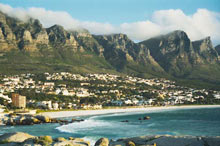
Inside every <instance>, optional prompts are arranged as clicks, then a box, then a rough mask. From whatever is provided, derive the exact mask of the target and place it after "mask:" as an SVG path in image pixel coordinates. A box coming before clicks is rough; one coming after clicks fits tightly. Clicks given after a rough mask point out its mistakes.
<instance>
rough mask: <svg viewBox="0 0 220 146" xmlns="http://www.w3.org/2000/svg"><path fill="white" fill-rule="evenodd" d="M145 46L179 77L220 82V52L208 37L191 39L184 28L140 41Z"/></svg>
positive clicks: (164, 66)
mask: <svg viewBox="0 0 220 146" xmlns="http://www.w3.org/2000/svg"><path fill="white" fill-rule="evenodd" d="M139 44H143V45H145V46H146V47H148V48H149V49H150V51H151V54H152V56H153V57H154V59H155V60H156V61H157V62H158V63H159V64H160V65H161V66H162V67H163V69H164V70H165V71H166V72H168V73H169V74H171V75H172V76H174V77H176V78H179V79H190V80H192V79H193V80H200V81H203V82H210V83H213V84H219V83H220V76H219V74H220V64H219V55H218V53H217V51H216V50H215V48H214V47H213V45H212V42H211V40H210V37H207V38H205V39H202V40H199V41H194V42H191V40H190V39H189V38H188V36H187V34H186V33H185V32H183V31H174V32H171V33H169V34H167V35H162V36H158V37H154V38H151V39H149V40H146V41H143V42H140V43H139Z"/></svg>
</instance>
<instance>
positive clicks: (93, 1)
mask: <svg viewBox="0 0 220 146" xmlns="http://www.w3.org/2000/svg"><path fill="white" fill-rule="evenodd" d="M1 1H2V3H4V4H9V5H11V6H12V7H23V8H29V7H43V8H46V9H48V10H54V11H67V12H68V13H69V14H71V15H72V16H73V17H74V18H76V19H78V20H82V21H97V22H108V23H111V24H113V25H114V24H116V25H118V24H121V23H124V22H135V21H142V20H145V19H150V17H151V15H152V13H153V12H154V11H157V10H164V9H181V10H183V12H184V13H185V14H188V15H190V14H193V13H195V12H196V10H197V9H198V8H206V9H208V10H210V11H216V12H220V0H1Z"/></svg>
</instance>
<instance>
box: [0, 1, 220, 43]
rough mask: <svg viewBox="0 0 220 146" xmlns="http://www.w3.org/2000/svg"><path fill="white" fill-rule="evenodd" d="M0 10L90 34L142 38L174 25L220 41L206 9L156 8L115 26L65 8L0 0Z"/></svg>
mask: <svg viewBox="0 0 220 146" xmlns="http://www.w3.org/2000/svg"><path fill="white" fill-rule="evenodd" d="M0 10H1V11H3V12H4V13H7V14H8V15H9V16H12V17H16V18H18V19H21V20H24V21H26V20H27V19H28V18H29V17H33V18H36V19H39V20H40V21H41V23H42V24H43V25H44V27H50V26H52V25H54V24H59V25H62V26H64V27H65V28H66V29H78V28H86V29H88V30H89V31H90V32H91V33H93V34H111V33H125V34H127V35H128V36H129V37H130V38H131V39H134V40H145V39H148V38H150V37H154V36H157V35H160V34H165V33H168V32H171V31H173V30H177V29H178V30H183V31H185V32H186V33H187V34H188V35H189V37H190V38H191V39H192V40H197V39H202V38H204V37H206V36H211V38H212V40H214V41H215V42H216V43H220V13H216V12H212V11H209V10H207V9H198V10H197V11H196V12H195V13H194V14H192V15H186V14H185V13H184V12H183V11H182V10H180V9H175V10H174V9H170V10H160V11H155V12H154V14H153V15H152V17H151V19H149V20H146V21H138V22H133V23H123V24H121V25H119V26H113V25H112V24H110V23H99V22H90V21H80V20H77V19H74V18H73V17H72V16H71V15H70V14H68V13H67V12H64V11H50V10H46V9H44V8H35V7H31V8H28V9H24V8H12V7H11V6H9V5H5V4H1V3H0Z"/></svg>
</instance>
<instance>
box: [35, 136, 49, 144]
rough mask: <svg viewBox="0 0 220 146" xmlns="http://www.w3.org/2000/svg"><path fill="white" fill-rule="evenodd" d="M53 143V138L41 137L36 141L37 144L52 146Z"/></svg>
mask: <svg viewBox="0 0 220 146" xmlns="http://www.w3.org/2000/svg"><path fill="white" fill-rule="evenodd" d="M52 142H53V139H52V137H51V136H39V137H37V138H35V139H34V143H35V144H41V145H50V144H51V143H52Z"/></svg>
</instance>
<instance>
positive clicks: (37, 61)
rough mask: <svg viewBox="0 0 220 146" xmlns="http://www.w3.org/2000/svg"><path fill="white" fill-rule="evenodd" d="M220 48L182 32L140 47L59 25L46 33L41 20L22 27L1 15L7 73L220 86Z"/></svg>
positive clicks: (0, 44) (0, 53)
mask: <svg viewBox="0 0 220 146" xmlns="http://www.w3.org/2000/svg"><path fill="white" fill-rule="evenodd" d="M219 48H220V47H216V48H214V47H213V45H212V42H211V39H210V37H207V38H205V39H202V40H199V41H194V42H192V41H191V40H190V39H189V37H188V36H187V34H186V33H185V32H183V31H179V30H177V31H174V32H171V33H169V34H166V35H161V36H158V37H154V38H151V39H149V40H146V41H143V42H140V43H134V42H133V41H132V40H130V39H129V38H128V37H127V35H125V34H112V35H91V34H90V33H89V32H88V31H87V30H83V29H82V30H77V31H75V30H65V29H64V28H63V27H62V26H59V25H54V26H52V27H50V28H43V26H42V24H41V23H40V22H39V21H38V20H35V19H32V18H30V19H29V20H28V21H27V22H22V21H20V20H17V19H15V18H11V17H9V16H7V15H5V14H3V13H1V12H0V67H1V66H2V67H3V68H5V69H4V70H7V72H10V71H11V70H13V71H14V72H17V71H19V72H20V71H24V72H32V71H33V72H35V71H36V70H38V72H44V71H48V70H50V71H57V70H65V71H73V72H76V71H79V70H80V72H82V73H84V72H90V71H91V70H92V72H109V71H113V72H115V71H117V72H122V73H127V74H135V75H141V76H142V75H143V76H145V75H147V76H148V75H150V76H162V77H164V76H165V77H167V75H168V76H170V75H171V76H173V77H181V78H194V77H196V78H197V76H199V78H201V79H204V78H205V79H207V80H210V76H209V74H210V73H213V74H214V75H216V76H213V79H212V80H216V79H217V80H218V79H219V81H220V78H219V77H218V76H217V74H219V73H220V65H219V58H220V57H219V52H220V49H219ZM27 63H29V64H28V67H27ZM30 63H33V64H30ZM14 64H17V66H16V67H15V65H14ZM21 64H22V65H23V68H21ZM64 68H65V69H64ZM4 70H2V72H3V71H4ZM206 74H207V75H206ZM200 75H201V76H200Z"/></svg>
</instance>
